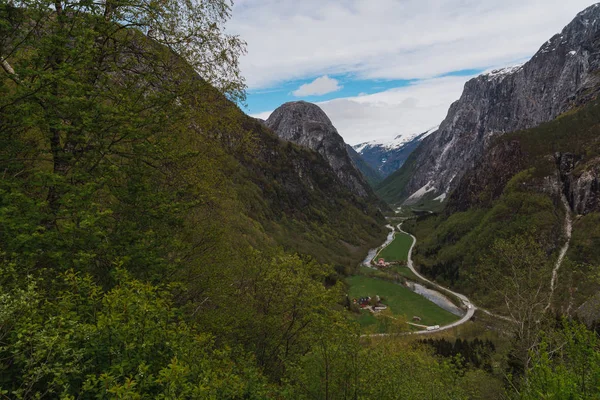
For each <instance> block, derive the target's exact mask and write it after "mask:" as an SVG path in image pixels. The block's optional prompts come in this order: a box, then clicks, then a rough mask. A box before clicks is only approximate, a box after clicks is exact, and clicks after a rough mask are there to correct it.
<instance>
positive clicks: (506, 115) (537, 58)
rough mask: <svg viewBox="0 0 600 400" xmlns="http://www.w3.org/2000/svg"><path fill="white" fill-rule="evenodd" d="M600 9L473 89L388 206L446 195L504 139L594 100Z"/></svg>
mask: <svg viewBox="0 0 600 400" xmlns="http://www.w3.org/2000/svg"><path fill="white" fill-rule="evenodd" d="M599 31H600V5H598V4H596V5H593V6H591V7H589V8H587V9H586V10H584V11H582V12H581V13H579V14H578V15H577V16H576V17H575V19H574V20H573V21H572V22H571V23H570V24H569V25H567V26H566V27H565V28H564V29H563V31H562V32H561V33H560V34H557V35H555V36H553V37H552V38H551V39H550V40H548V41H547V42H546V43H545V44H544V45H543V46H542V47H541V48H540V49H539V51H538V52H537V53H536V54H535V55H534V56H533V58H532V59H531V60H530V61H528V62H527V63H525V64H524V65H521V66H515V67H510V68H504V69H499V70H494V71H492V72H490V73H486V74H483V75H481V76H479V77H477V78H474V79H472V80H470V81H469V82H467V83H466V85H465V88H464V91H463V94H462V96H461V98H460V99H459V100H458V101H457V102H455V103H454V104H452V106H451V107H450V110H449V112H448V116H447V117H446V119H445V120H444V121H443V122H442V124H441V125H440V128H439V130H438V131H437V132H436V133H434V134H432V135H431V136H429V137H428V138H426V139H425V140H423V142H422V144H421V145H420V146H419V148H418V149H417V151H416V152H415V153H413V154H412V156H411V157H410V159H409V160H408V161H407V162H406V163H405V165H404V166H403V167H402V168H401V169H400V170H399V171H397V172H396V173H394V174H392V175H391V176H390V177H388V178H387V180H386V181H384V182H382V184H381V185H380V187H379V190H378V193H379V194H380V195H381V196H382V197H384V199H386V200H388V202H390V201H391V202H399V201H401V200H406V202H407V203H409V204H410V203H415V202H417V201H419V200H420V199H421V198H423V197H424V195H425V194H428V195H427V197H429V198H433V197H439V196H445V195H447V194H449V193H450V191H452V190H453V189H454V188H456V187H457V185H458V183H459V181H460V178H461V177H462V176H463V175H464V174H465V172H466V171H467V170H468V169H469V168H472V167H473V166H474V165H475V164H476V163H477V161H478V160H479V158H480V157H481V156H482V154H483V151H484V149H485V148H486V147H487V146H488V145H489V143H490V142H491V141H492V139H493V138H494V137H496V136H499V135H502V134H505V133H508V132H514V131H517V130H521V129H527V128H532V127H535V126H538V125H539V124H541V123H543V122H547V121H550V120H553V119H554V118H556V117H558V116H559V115H561V114H562V113H564V112H566V111H568V110H570V109H572V108H573V107H576V106H578V105H581V104H582V103H585V102H587V101H589V100H590V99H592V98H593V97H594V96H595V95H596V94H597V93H598V85H599V83H600V75H599V74H598V71H599V69H600V32H599Z"/></svg>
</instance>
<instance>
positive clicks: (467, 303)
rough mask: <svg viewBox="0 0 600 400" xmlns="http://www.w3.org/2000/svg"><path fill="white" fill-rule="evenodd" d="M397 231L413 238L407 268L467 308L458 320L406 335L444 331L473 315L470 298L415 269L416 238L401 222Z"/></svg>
mask: <svg viewBox="0 0 600 400" xmlns="http://www.w3.org/2000/svg"><path fill="white" fill-rule="evenodd" d="M398 232H402V233H404V234H406V235H408V236H410V237H411V238H412V240H413V242H412V245H411V246H410V249H409V250H408V257H407V261H406V265H407V266H408V268H409V269H410V270H411V271H412V272H413V273H414V274H415V275H416V276H418V277H419V278H420V279H422V280H423V281H425V282H428V283H429V284H431V285H432V286H433V287H435V288H436V289H437V290H438V291H440V292H442V293H443V292H445V293H448V294H451V295H454V296H456V297H458V298H459V299H460V301H461V302H462V303H463V305H464V306H465V307H466V309H467V313H466V314H465V315H464V316H463V317H462V318H461V319H459V320H458V321H456V322H453V323H451V324H449V325H444V326H441V327H439V328H438V329H435V330H431V331H428V330H422V331H416V332H408V333H406V334H408V335H426V334H429V333H436V332H440V331H445V330H447V329H452V328H454V327H456V326H459V325H462V324H464V323H465V322H467V321H468V320H470V319H471V318H472V317H473V315H474V314H475V310H477V307H475V305H474V304H473V303H472V302H471V300H469V299H468V298H467V296H465V295H464V294H460V293H456V292H453V291H452V290H450V289H448V288H445V287H443V286H441V285H438V284H437V283H435V282H432V281H430V280H429V279H427V278H425V277H424V276H423V275H421V274H420V273H419V272H418V271H417V270H416V269H415V266H414V264H413V261H412V251H413V248H414V247H415V245H416V244H417V238H416V237H414V236H413V235H411V234H410V233H408V232H406V231H404V230H402V223H400V224H398ZM390 335H393V334H390V333H374V334H370V335H362V336H368V337H378V336H379V337H383V336H390Z"/></svg>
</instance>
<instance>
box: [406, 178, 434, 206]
mask: <svg viewBox="0 0 600 400" xmlns="http://www.w3.org/2000/svg"><path fill="white" fill-rule="evenodd" d="M434 190H436V189H435V186H433V182H432V181H429V182H427V184H426V185H425V186H423V187H422V188H421V189H419V190H417V191H416V192H414V193H413V194H412V195H411V196H410V197H409V198H408V199H406V204H410V202H414V201H416V200H419V199H421V198H422V197H423V196H425V195H426V194H427V193H429V192H433V191H434Z"/></svg>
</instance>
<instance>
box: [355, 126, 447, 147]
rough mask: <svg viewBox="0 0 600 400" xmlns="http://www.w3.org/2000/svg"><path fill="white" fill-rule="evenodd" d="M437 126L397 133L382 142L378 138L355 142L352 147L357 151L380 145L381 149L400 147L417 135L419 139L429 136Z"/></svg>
mask: <svg viewBox="0 0 600 400" xmlns="http://www.w3.org/2000/svg"><path fill="white" fill-rule="evenodd" d="M439 127H440V126H439V125H436V126H434V127H432V128H430V129H428V130H426V131H425V132H422V133H413V134H409V135H398V136H396V137H395V138H394V139H393V140H390V141H385V142H382V141H379V140H372V141H370V142H365V143H360V144H357V145H355V146H353V148H354V150H356V151H357V152H358V153H361V152H362V151H363V150H364V149H366V148H367V147H381V148H382V149H383V150H395V149H399V148H400V147H402V146H404V145H405V144H407V143H410V142H412V141H413V140H415V139H416V138H418V137H419V136H421V137H420V139H421V140H423V139H425V138H426V137H427V136H429V135H431V134H432V133H434V132H435V131H437V130H438V128H439Z"/></svg>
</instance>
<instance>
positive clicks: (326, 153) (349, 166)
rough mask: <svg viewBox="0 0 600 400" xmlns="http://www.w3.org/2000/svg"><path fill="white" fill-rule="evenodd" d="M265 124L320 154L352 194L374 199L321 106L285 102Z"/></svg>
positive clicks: (278, 133)
mask: <svg viewBox="0 0 600 400" xmlns="http://www.w3.org/2000/svg"><path fill="white" fill-rule="evenodd" d="M266 125H267V127H269V128H270V129H271V130H273V132H275V133H277V135H278V136H279V137H280V138H281V139H283V140H286V141H289V142H292V143H296V144H299V145H300V146H304V147H306V148H309V149H312V150H314V151H316V152H317V153H319V154H320V155H321V156H322V157H323V158H324V159H325V160H326V161H327V163H328V164H329V165H330V166H331V168H333V170H334V171H335V173H336V175H337V177H338V179H339V181H340V182H341V183H342V184H343V185H345V186H346V187H347V188H348V189H349V190H350V191H351V192H352V193H354V194H355V195H357V196H359V197H361V198H372V199H374V198H375V194H374V193H373V190H372V189H371V187H370V186H369V184H368V183H367V181H366V179H365V178H364V177H363V175H362V174H361V173H360V172H359V171H358V170H357V168H356V167H355V166H354V163H353V162H352V160H351V158H350V155H349V154H348V150H347V148H346V143H345V142H344V139H342V137H341V136H340V134H339V133H338V131H337V130H336V129H335V127H334V126H333V124H332V123H331V120H330V119H329V117H328V116H327V114H325V112H324V111H323V110H322V109H321V108H319V106H317V105H315V104H312V103H307V102H305V101H296V102H290V103H286V104H283V105H282V106H280V107H279V108H277V109H276V110H275V111H273V113H272V114H271V116H269V119H267V121H266Z"/></svg>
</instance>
